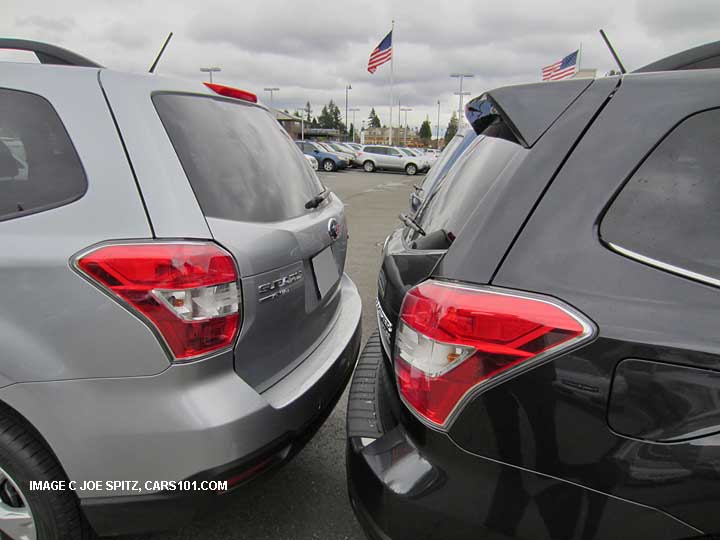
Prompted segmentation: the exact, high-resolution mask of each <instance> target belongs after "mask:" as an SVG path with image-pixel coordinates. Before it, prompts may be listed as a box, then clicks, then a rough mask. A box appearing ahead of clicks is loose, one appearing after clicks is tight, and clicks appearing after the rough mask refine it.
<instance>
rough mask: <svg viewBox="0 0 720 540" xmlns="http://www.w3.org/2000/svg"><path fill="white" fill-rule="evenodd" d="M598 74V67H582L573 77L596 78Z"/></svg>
mask: <svg viewBox="0 0 720 540" xmlns="http://www.w3.org/2000/svg"><path fill="white" fill-rule="evenodd" d="M596 76H597V69H594V68H586V69H580V70H578V72H577V73H575V75H573V76H572V78H573V79H594V78H595V77H596Z"/></svg>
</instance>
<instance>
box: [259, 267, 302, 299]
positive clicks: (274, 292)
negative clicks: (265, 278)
mask: <svg viewBox="0 0 720 540" xmlns="http://www.w3.org/2000/svg"><path fill="white" fill-rule="evenodd" d="M302 278H303V272H302V270H298V271H297V272H293V273H292V274H288V275H287V276H282V277H280V278H278V279H274V280H272V281H269V282H268V283H263V284H262V285H259V286H258V293H259V294H260V295H263V294H265V293H270V294H267V295H266V296H260V299H259V302H260V303H261V304H262V303H263V302H267V301H268V300H275V299H276V298H280V297H281V296H284V295H286V294H288V293H289V292H290V287H289V286H290V285H292V284H293V283H296V282H298V281H300V280H301V279H302Z"/></svg>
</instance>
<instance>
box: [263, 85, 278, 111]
mask: <svg viewBox="0 0 720 540" xmlns="http://www.w3.org/2000/svg"><path fill="white" fill-rule="evenodd" d="M263 90H265V91H266V92H270V108H271V109H272V108H273V93H274V92H279V91H280V89H279V88H263Z"/></svg>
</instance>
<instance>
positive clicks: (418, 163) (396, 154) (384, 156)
mask: <svg viewBox="0 0 720 540" xmlns="http://www.w3.org/2000/svg"><path fill="white" fill-rule="evenodd" d="M357 159H358V160H359V161H360V162H361V163H362V167H363V170H365V172H374V171H376V170H387V171H405V174H407V175H409V176H414V175H416V174H417V173H418V171H421V170H422V169H423V167H424V166H425V163H424V162H423V161H422V160H421V159H420V158H418V157H417V156H409V155H407V154H405V153H404V152H401V151H400V150H399V149H398V148H395V147H394V146H384V145H366V146H363V148H362V151H360V152H359V153H358V157H357Z"/></svg>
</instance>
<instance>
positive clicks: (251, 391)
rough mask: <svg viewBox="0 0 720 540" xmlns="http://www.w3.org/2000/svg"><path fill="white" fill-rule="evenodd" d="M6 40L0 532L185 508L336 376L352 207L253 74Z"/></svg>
mask: <svg viewBox="0 0 720 540" xmlns="http://www.w3.org/2000/svg"><path fill="white" fill-rule="evenodd" d="M0 48H13V49H26V50H33V51H35V52H36V54H37V56H38V58H39V59H40V61H41V62H43V63H44V64H45V65H36V64H13V63H4V64H0V77H1V78H2V89H0V250H1V251H2V253H3V256H2V258H0V283H1V286H0V342H2V344H3V346H2V352H0V531H2V532H4V533H5V534H6V535H8V536H9V537H10V538H13V539H34V538H41V539H70V538H73V539H78V538H81V536H82V534H83V531H85V530H87V527H88V525H89V526H90V527H91V528H92V529H94V530H95V532H97V533H99V534H101V535H111V534H125V533H135V532H140V531H148V530H156V529H163V528H170V527H175V526H177V525H179V524H181V523H183V522H184V521H187V520H189V519H191V518H192V517H193V516H194V515H195V514H196V513H197V512H198V511H199V510H201V509H202V508H204V507H205V506H208V505H216V504H217V502H218V501H219V500H221V499H222V498H223V496H224V494H225V493H227V492H228V491H231V490H233V489H235V488H237V487H239V486H241V485H243V484H245V483H247V482H249V481H250V480H252V479H254V478H256V477H257V476H259V475H261V474H263V473H266V472H268V471H270V470H271V469H274V468H276V467H277V466H279V465H281V464H282V463H284V462H286V461H288V460H289V459H290V458H291V457H292V456H293V455H295V454H296V453H297V452H298V450H299V449H300V448H301V447H302V445H303V444H304V443H305V442H307V440H309V438H310V437H311V436H312V435H313V433H314V432H315V431H316V430H317V429H318V427H319V426H320V425H321V424H322V422H323V421H324V420H325V418H326V417H327V415H328V414H329V413H330V411H331V410H332V408H333V406H334V405H335V403H336V401H337V400H338V399H339V397H340V395H341V394H342V392H343V389H344V388H345V386H346V383H347V381H348V378H349V377H350V374H351V372H352V370H353V367H354V365H355V361H356V357H357V353H358V348H359V341H360V311H361V304H360V297H359V295H358V293H357V290H356V288H355V285H354V284H353V283H352V281H351V280H350V279H349V278H348V277H347V276H346V275H345V274H344V273H343V268H344V264H345V255H346V248H347V233H346V230H347V229H346V223H345V217H344V214H343V204H342V203H341V202H340V200H338V198H337V197H335V196H334V195H333V194H331V193H328V192H327V191H326V190H325V189H324V188H323V186H322V185H321V184H320V182H319V180H318V178H317V176H316V175H315V173H314V172H313V171H311V170H310V169H309V167H307V165H306V164H305V162H304V158H303V156H302V154H301V153H300V152H299V151H298V149H297V148H296V147H295V145H294V144H293V143H292V141H291V140H290V138H289V137H288V136H287V135H286V134H285V132H284V131H283V130H282V128H281V127H280V126H279V125H278V124H277V122H275V120H274V119H273V118H272V116H270V115H269V114H268V112H267V110H266V108H264V107H262V106H260V105H258V104H257V103H256V101H257V100H256V98H255V96H254V95H252V94H250V93H248V92H244V91H241V90H237V89H234V88H230V87H226V86H220V85H210V84H208V85H203V84H200V83H194V82H186V81H180V80H173V79H166V78H161V77H158V76H153V75H129V74H126V73H119V72H115V71H110V70H106V69H103V68H101V66H99V65H97V64H94V63H93V62H91V61H89V60H87V59H85V58H82V57H79V56H77V55H75V54H73V53H70V52H69V51H65V50H63V49H59V48H56V47H52V46H48V45H44V44H37V43H33V42H25V41H18V40H0ZM50 64H56V65H50ZM57 64H72V65H57Z"/></svg>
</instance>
